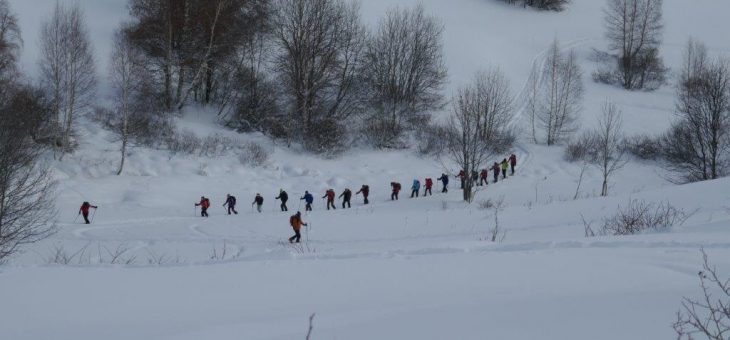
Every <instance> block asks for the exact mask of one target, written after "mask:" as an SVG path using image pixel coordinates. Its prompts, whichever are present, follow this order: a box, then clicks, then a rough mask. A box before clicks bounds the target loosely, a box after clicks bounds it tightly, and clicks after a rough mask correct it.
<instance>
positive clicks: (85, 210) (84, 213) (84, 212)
mask: <svg viewBox="0 0 730 340" xmlns="http://www.w3.org/2000/svg"><path fill="white" fill-rule="evenodd" d="M91 208H94V211H96V209H98V208H99V207H97V206H95V205H91V203H89V202H84V203H82V204H81V208H79V215H82V216H84V221H85V222H86V224H91V222H89V209H91ZM76 217H78V216H76ZM74 222H75V220H74Z"/></svg>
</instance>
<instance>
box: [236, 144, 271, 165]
mask: <svg viewBox="0 0 730 340" xmlns="http://www.w3.org/2000/svg"><path fill="white" fill-rule="evenodd" d="M238 160H239V161H240V162H241V164H242V165H246V166H251V167H259V166H263V165H265V164H266V162H267V161H268V160H269V152H268V151H266V149H264V147H263V146H261V145H259V144H256V143H253V142H251V143H247V144H245V145H244V146H243V147H242V148H241V149H240V151H239V154H238Z"/></svg>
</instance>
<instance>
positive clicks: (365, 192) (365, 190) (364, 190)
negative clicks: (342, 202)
mask: <svg viewBox="0 0 730 340" xmlns="http://www.w3.org/2000/svg"><path fill="white" fill-rule="evenodd" d="M360 193H362V197H363V198H364V199H365V204H368V203H370V202H368V196H369V195H370V187H369V186H367V185H365V184H363V185H362V188H360V191H358V192H357V193H355V195H359V194H360Z"/></svg>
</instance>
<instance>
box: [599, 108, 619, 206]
mask: <svg viewBox="0 0 730 340" xmlns="http://www.w3.org/2000/svg"><path fill="white" fill-rule="evenodd" d="M594 137H595V143H596V144H595V147H596V155H595V158H594V159H593V164H594V166H596V167H597V168H598V169H599V170H600V171H601V175H602V178H603V184H602V185H601V196H607V195H608V181H609V180H610V179H611V177H612V176H613V175H614V174H615V173H616V172H617V171H619V170H621V169H622V168H623V167H624V165H626V162H627V159H626V152H625V151H624V148H623V147H622V145H621V144H622V143H623V139H624V138H623V131H622V120H621V111H620V110H619V108H618V107H616V105H615V104H613V103H611V102H609V101H607V102H606V103H605V104H603V114H602V115H601V117H600V118H599V120H598V129H597V130H596V131H595V134H594Z"/></svg>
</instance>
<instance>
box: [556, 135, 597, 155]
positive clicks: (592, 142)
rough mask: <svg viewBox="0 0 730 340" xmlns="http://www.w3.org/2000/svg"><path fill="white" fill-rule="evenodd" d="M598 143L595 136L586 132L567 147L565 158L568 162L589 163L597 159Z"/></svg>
mask: <svg viewBox="0 0 730 340" xmlns="http://www.w3.org/2000/svg"><path fill="white" fill-rule="evenodd" d="M597 149H598V141H597V140H596V137H595V135H593V134H591V133H588V132H584V133H582V134H581V135H580V136H578V138H575V139H573V140H572V141H570V142H569V143H568V145H566V146H565V151H564V154H563V158H564V159H565V160H566V161H568V162H579V161H584V162H588V161H590V160H592V159H595V158H596V155H597V153H598V152H597Z"/></svg>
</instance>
